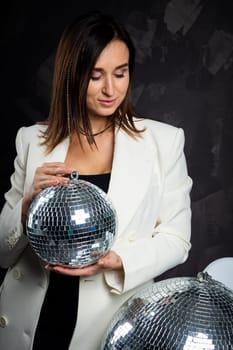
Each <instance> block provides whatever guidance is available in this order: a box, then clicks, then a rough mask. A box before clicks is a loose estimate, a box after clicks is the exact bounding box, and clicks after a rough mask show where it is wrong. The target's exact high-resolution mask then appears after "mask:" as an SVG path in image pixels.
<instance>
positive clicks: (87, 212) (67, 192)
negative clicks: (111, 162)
mask: <svg viewBox="0 0 233 350" xmlns="http://www.w3.org/2000/svg"><path fill="white" fill-rule="evenodd" d="M116 226H117V220H116V212H115V209H114V207H113V205H112V203H111V202H110V200H109V198H108V197H107V195H106V193H105V192H104V191H102V190H101V189H100V188H99V187H97V186H96V185H93V184H92V183H90V182H87V181H84V180H81V179H78V174H77V173H76V172H73V173H72V174H71V176H70V181H69V183H68V184H67V185H61V186H53V187H48V188H46V189H45V190H43V191H42V192H41V193H40V194H39V195H38V196H37V197H36V198H35V199H34V200H33V202H32V204H31V205H30V207H29V210H28V215H27V221H26V232H27V236H28V239H29V243H30V244H31V246H32V248H33V250H34V251H35V253H36V254H37V255H38V256H39V257H40V258H41V259H42V260H43V261H45V262H47V263H50V264H57V265H61V266H68V267H73V268H75V267H84V266H88V265H91V264H93V263H95V262H96V261H97V260H98V259H99V258H100V257H101V256H103V255H105V254H106V253H107V252H108V251H109V250H110V248H111V247H112V245H113V242H114V240H115V235H116Z"/></svg>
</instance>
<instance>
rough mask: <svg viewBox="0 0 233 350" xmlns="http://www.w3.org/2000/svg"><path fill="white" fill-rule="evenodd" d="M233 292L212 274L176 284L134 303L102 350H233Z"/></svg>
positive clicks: (116, 320) (121, 313)
mask: <svg viewBox="0 0 233 350" xmlns="http://www.w3.org/2000/svg"><path fill="white" fill-rule="evenodd" d="M232 349H233V291H231V290H230V289H228V288H226V287H225V286H224V285H223V284H222V283H220V282H217V281H215V280H214V279H212V278H211V277H210V276H209V275H208V274H207V273H199V274H198V276H197V278H194V277H180V278H170V279H167V280H163V281H160V282H156V283H154V284H152V285H151V286H150V287H146V288H144V289H142V290H141V291H139V292H137V293H135V295H133V296H132V297H131V298H129V299H128V300H127V301H126V302H125V303H124V304H123V305H122V306H121V307H120V308H119V310H118V311H117V312H116V314H115V315H114V316H113V318H112V320H111V322H110V324H109V326H108V328H107V330H106V332H105V335H104V337H103V341H102V346H101V350H232Z"/></svg>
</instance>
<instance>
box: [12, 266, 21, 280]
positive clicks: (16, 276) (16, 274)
mask: <svg viewBox="0 0 233 350" xmlns="http://www.w3.org/2000/svg"><path fill="white" fill-rule="evenodd" d="M22 277H23V274H22V272H21V271H20V270H19V269H14V270H13V278H14V279H15V280H20V279H21V278H22Z"/></svg>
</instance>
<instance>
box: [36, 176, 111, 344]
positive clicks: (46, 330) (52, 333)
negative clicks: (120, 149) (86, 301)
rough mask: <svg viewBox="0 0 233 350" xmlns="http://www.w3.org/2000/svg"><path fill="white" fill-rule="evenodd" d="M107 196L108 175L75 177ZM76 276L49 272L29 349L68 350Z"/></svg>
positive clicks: (76, 292) (74, 311) (75, 306)
mask: <svg viewBox="0 0 233 350" xmlns="http://www.w3.org/2000/svg"><path fill="white" fill-rule="evenodd" d="M79 178H80V179H82V180H85V181H89V182H91V183H93V184H95V185H97V186H99V187H100V188H102V190H103V191H105V192H106V193H107V191H108V186H109V181H110V174H99V175H79ZM78 296H79V277H74V276H66V275H62V274H59V273H55V272H51V273H50V280H49V286H48V290H47V293H46V296H45V299H44V303H43V306H42V309H41V314H40V318H39V322H38V325H37V329H36V334H35V339H34V345H33V350H47V349H56V350H68V348H69V344H70V340H71V337H72V335H73V331H74V327H75V324H76V319H77V310H78Z"/></svg>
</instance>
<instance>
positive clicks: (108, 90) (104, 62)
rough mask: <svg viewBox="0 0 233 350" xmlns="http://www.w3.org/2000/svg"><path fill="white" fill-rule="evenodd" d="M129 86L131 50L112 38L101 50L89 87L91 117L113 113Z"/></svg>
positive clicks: (88, 100) (89, 113) (88, 99)
mask: <svg viewBox="0 0 233 350" xmlns="http://www.w3.org/2000/svg"><path fill="white" fill-rule="evenodd" d="M128 86H129V50H128V47H127V46H126V44H125V43H124V42H123V41H120V40H112V41H111V42H110V43H109V44H108V45H107V46H106V47H105V48H104V50H103V51H102V52H101V54H100V56H99V57H98V59H97V61H96V64H95V67H94V69H93V71H92V76H91V79H90V82H89V85H88V88H87V98H86V103H87V111H88V115H89V118H90V119H95V118H99V117H107V116H110V115H112V114H113V113H114V112H115V110H116V109H117V108H118V107H119V106H120V104H121V103H122V101H123V100H124V98H125V95H126V93H127V90H128Z"/></svg>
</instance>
